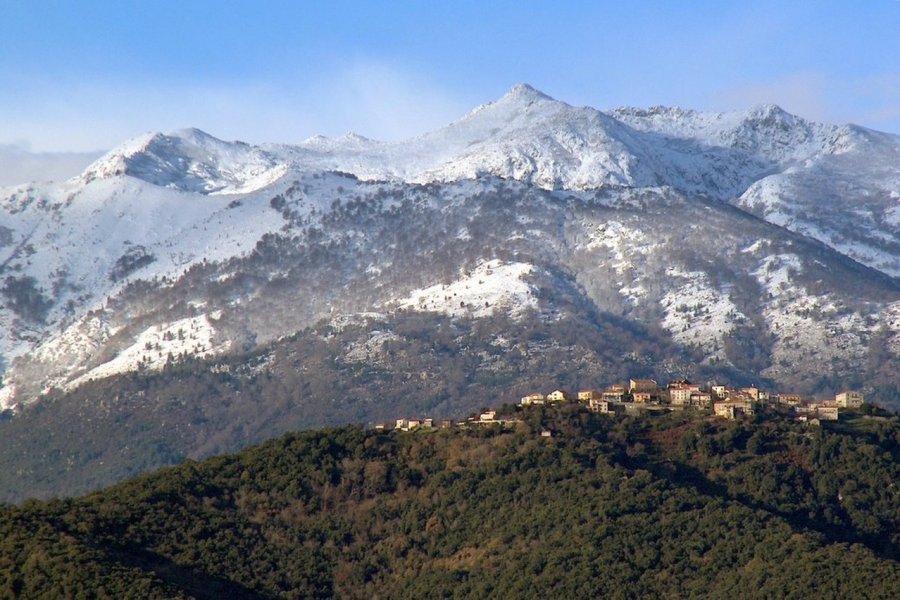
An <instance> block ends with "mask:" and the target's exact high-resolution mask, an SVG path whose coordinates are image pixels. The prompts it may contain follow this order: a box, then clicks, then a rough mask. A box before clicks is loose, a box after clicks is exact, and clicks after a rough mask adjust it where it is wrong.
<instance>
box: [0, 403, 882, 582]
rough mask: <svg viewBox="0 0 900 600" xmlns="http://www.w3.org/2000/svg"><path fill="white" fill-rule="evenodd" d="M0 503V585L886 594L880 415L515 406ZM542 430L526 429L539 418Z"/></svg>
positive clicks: (268, 448)
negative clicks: (723, 416) (825, 417)
mask: <svg viewBox="0 0 900 600" xmlns="http://www.w3.org/2000/svg"><path fill="white" fill-rule="evenodd" d="M503 411H504V412H507V413H508V412H513V411H517V412H519V416H520V418H522V419H523V423H522V424H521V425H519V427H518V428H517V429H516V430H514V431H509V430H501V429H499V428H478V429H472V430H464V429H452V430H441V431H434V432H428V433H426V432H414V433H393V432H388V433H383V432H376V431H370V430H364V429H361V428H358V427H345V428H341V429H332V430H324V431H316V432H304V433H295V434H288V435H285V436H283V437H281V438H280V439H277V440H274V441H270V442H267V443H265V444H263V445H261V446H258V447H255V448H251V449H248V450H245V451H243V452H241V453H240V454H236V455H230V456H223V457H218V458H213V459H209V460H206V461H204V462H201V463H196V462H187V463H185V464H183V465H180V466H178V467H173V468H168V469H164V470H162V471H159V472H157V473H154V474H150V475H144V476H141V477H139V478H136V479H133V480H131V481H128V482H126V483H123V484H120V485H118V486H115V487H113V488H109V489H107V490H105V491H102V492H99V493H95V494H92V495H89V496H85V497H83V498H77V499H66V500H54V501H50V502H38V501H29V502H26V503H25V504H23V505H21V506H19V507H6V508H4V509H2V510H0V598H13V597H27V598H57V597H72V598H78V597H115V598H121V597H141V598H153V597H158V598H166V597H195V598H215V597H235V598H241V597H244V598H331V597H342V598H387V597H391V598H400V597H416V598H421V597H437V598H470V597H487V596H497V597H521V598H553V597H558V598H587V597H604V598H634V597H673V598H675V597H677V598H710V597H720V598H722V597H729V598H731V597H742V598H772V597H792V598H803V597H810V598H811V597H832V598H837V597H841V598H896V597H898V596H900V565H898V562H897V560H898V557H900V534H898V532H900V502H898V491H897V490H896V489H895V485H894V482H896V481H897V480H898V475H900V467H898V465H900V462H898V458H900V425H898V421H897V418H896V417H892V418H888V419H883V420H878V419H864V418H862V417H860V418H859V419H857V420H854V421H849V422H841V423H838V424H834V425H833V426H832V425H829V426H827V427H825V428H822V429H815V428H807V427H805V426H800V425H797V424H793V423H784V422H781V423H776V422H766V421H760V422H728V423H726V422H721V421H716V420H712V419H709V418H703V417H700V416H697V415H691V414H689V413H684V414H680V415H677V414H671V415H665V416H659V417H642V418H630V417H625V418H619V419H610V418H606V417H604V416H602V415H594V414H591V413H589V412H587V411H586V410H584V409H583V408H581V407H578V406H574V405H571V406H564V407H547V408H534V409H529V410H524V411H523V410H521V409H519V408H516V407H512V406H506V407H504V409H503ZM548 430H549V431H551V432H552V433H553V437H550V438H546V437H542V436H541V435H540V433H541V432H542V431H548Z"/></svg>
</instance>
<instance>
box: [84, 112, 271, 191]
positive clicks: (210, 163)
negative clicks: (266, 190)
mask: <svg viewBox="0 0 900 600" xmlns="http://www.w3.org/2000/svg"><path fill="white" fill-rule="evenodd" d="M277 163H278V161H277V159H276V157H273V156H271V155H269V154H268V153H267V152H265V151H263V150H261V149H260V148H257V147H255V146H250V145H248V144H245V143H244V142H226V141H223V140H220V139H219V138H217V137H214V136H212V135H210V134H208V133H206V132H204V131H202V130H200V129H196V128H187V129H178V130H175V131H171V132H169V133H161V132H155V133H146V134H144V135H141V136H138V137H136V138H133V139H131V140H129V141H127V142H125V143H124V144H122V145H120V146H118V147H117V148H114V149H113V150H111V151H110V152H108V153H107V154H106V155H105V156H103V157H101V158H100V159H98V160H97V161H96V162H95V163H94V164H92V165H91V166H89V167H88V168H87V170H85V171H84V173H82V175H81V178H82V180H83V181H85V182H90V181H92V180H94V179H108V178H111V177H116V176H120V175H129V176H131V177H135V178H137V179H142V180H144V181H146V182H147V183H150V184H153V185H157V186H161V187H167V188H172V189H179V190H182V191H188V192H197V193H203V194H211V193H240V192H245V191H249V190H252V189H256V188H258V187H260V186H261V185H266V184H268V183H269V182H271V181H272V180H273V179H274V178H275V177H277V176H278V175H279V174H280V173H282V172H283V169H282V168H279V167H278V164H277Z"/></svg>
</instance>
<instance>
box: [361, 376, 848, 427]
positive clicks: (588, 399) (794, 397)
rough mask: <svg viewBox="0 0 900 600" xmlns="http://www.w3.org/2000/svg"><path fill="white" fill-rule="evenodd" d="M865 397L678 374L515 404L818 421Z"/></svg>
mask: <svg viewBox="0 0 900 600" xmlns="http://www.w3.org/2000/svg"><path fill="white" fill-rule="evenodd" d="M864 400H865V399H864V396H863V393H862V392H860V391H856V390H847V391H843V392H840V393H838V394H836V395H835V397H834V399H833V400H814V399H810V398H805V397H803V396H802V395H800V394H794V393H775V392H768V391H766V390H761V389H759V388H757V387H744V388H733V387H730V386H727V385H719V384H716V383H711V384H707V385H700V384H697V383H691V382H690V381H688V380H687V379H677V380H674V381H671V382H669V383H668V384H667V385H665V386H661V385H660V384H658V383H657V382H656V381H655V380H653V379H630V380H629V381H628V383H627V384H615V385H611V386H609V387H607V388H605V389H603V390H596V389H586V390H580V391H578V392H577V393H575V394H572V393H570V392H568V391H566V390H564V389H556V390H553V391H552V392H550V393H548V394H544V393H534V394H528V395H527V396H524V397H523V398H522V399H521V400H520V401H519V406H522V407H528V406H538V405H552V404H560V403H566V402H577V403H581V404H583V405H585V406H586V407H587V408H589V409H590V410H591V411H593V412H595V413H600V414H606V415H619V414H627V415H639V414H644V413H659V412H667V411H678V410H699V411H707V412H712V414H714V415H715V416H716V417H719V418H723V419H738V418H741V417H743V416H746V415H753V414H756V413H758V412H765V413H767V414H773V415H779V416H781V417H782V418H789V419H794V420H796V421H799V422H802V423H808V424H810V425H819V424H820V423H821V422H822V421H837V420H838V417H839V415H840V412H841V411H842V410H848V409H850V410H853V409H859V408H860V407H861V406H862V405H863V402H864ZM519 422H520V420H519V419H515V418H498V416H497V411H495V410H487V411H484V412H482V413H480V414H476V415H471V416H469V417H468V418H467V419H465V420H462V421H452V420H449V419H443V420H435V419H430V418H425V419H397V420H396V421H395V422H389V423H379V424H378V425H376V429H397V430H400V431H410V430H414V429H432V428H448V427H453V426H467V425H506V426H513V425H515V424H516V423H519Z"/></svg>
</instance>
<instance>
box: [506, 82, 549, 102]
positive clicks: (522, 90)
mask: <svg viewBox="0 0 900 600" xmlns="http://www.w3.org/2000/svg"><path fill="white" fill-rule="evenodd" d="M513 98H515V99H524V100H553V98H551V97H550V96H548V95H547V94H545V93H544V92H542V91H540V90H538V89H535V88H534V87H532V86H530V85H528V84H527V83H517V84H516V85H514V86H512V87H511V88H510V89H509V91H508V92H506V94H504V96H503V99H513Z"/></svg>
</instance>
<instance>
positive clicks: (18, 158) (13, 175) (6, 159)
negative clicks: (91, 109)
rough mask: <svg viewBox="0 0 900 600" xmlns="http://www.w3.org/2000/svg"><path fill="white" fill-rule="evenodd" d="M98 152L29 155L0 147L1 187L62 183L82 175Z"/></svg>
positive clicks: (37, 153) (14, 148)
mask: <svg viewBox="0 0 900 600" xmlns="http://www.w3.org/2000/svg"><path fill="white" fill-rule="evenodd" d="M101 154H102V153H101V152H29V151H27V150H23V149H21V148H18V147H15V146H12V147H9V146H6V147H3V146H0V186H7V185H17V184H20V183H27V182H31V181H64V180H66V179H69V178H70V177H74V176H76V175H78V174H79V173H81V172H82V171H83V170H84V169H85V167H87V166H88V165H89V164H91V163H92V162H93V161H95V160H96V159H97V158H99V157H100V155H101Z"/></svg>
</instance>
